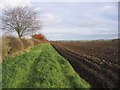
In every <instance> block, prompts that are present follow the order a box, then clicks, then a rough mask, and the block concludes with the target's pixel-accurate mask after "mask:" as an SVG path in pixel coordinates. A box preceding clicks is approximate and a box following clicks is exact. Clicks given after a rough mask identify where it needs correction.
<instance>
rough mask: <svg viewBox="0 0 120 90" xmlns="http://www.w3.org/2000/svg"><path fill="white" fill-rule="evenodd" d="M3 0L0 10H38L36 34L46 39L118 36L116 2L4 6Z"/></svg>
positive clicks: (27, 1)
mask: <svg viewBox="0 0 120 90" xmlns="http://www.w3.org/2000/svg"><path fill="white" fill-rule="evenodd" d="M5 1H7V0H4V1H0V9H1V10H2V9H3V8H5V7H16V6H20V5H21V6H26V5H27V6H30V7H34V8H35V10H38V11H39V12H40V18H41V20H42V22H43V28H42V30H41V31H40V32H42V33H43V34H45V36H46V37H47V38H48V39H49V40H92V39H94V40H95V39H112V38H117V37H118V3H117V2H87V1H88V0H87V1H86V0H85V1H86V2H78V0H76V2H47V1H46V2H37V1H38V0H36V2H35V0H34V2H33V1H32V0H17V2H16V0H12V2H10V1H9V3H8V1H7V2H5ZM13 1H14V2H13ZM71 1H72V0H71ZM93 1H95V0H93ZM96 1H97V0H96ZM104 1H105V0H104ZM106 1H108V0H106ZM109 1H112V0H109ZM113 1H115V0H113ZM116 1H117V0H116Z"/></svg>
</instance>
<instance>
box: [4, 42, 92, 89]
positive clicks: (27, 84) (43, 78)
mask: <svg viewBox="0 0 120 90" xmlns="http://www.w3.org/2000/svg"><path fill="white" fill-rule="evenodd" d="M2 83H3V84H2V87H3V88H90V85H89V84H88V83H87V82H85V81H84V80H83V79H81V78H80V77H79V75H78V74H77V73H76V72H75V71H74V70H73V68H72V67H71V65H70V64H69V62H68V61H67V60H66V59H64V58H63V57H62V56H60V55H59V54H58V53H57V52H56V51H55V50H54V48H53V47H52V46H51V45H50V44H49V43H48V44H41V45H39V46H36V47H34V48H33V49H31V50H30V51H29V52H26V53H24V54H22V55H19V56H16V57H14V58H13V57H11V58H6V59H5V60H4V61H3V63H2Z"/></svg>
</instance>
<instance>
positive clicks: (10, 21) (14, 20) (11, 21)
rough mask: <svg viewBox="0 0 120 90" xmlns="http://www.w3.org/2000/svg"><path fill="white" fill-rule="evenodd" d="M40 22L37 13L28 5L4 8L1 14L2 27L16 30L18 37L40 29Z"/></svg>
mask: <svg viewBox="0 0 120 90" xmlns="http://www.w3.org/2000/svg"><path fill="white" fill-rule="evenodd" d="M41 27H42V24H41V22H40V19H39V17H38V13H37V12H36V11H35V10H34V9H32V8H28V7H17V8H13V9H7V10H4V12H3V15H2V29H3V30H7V31H8V32H9V31H15V32H17V34H18V36H19V38H21V37H23V36H24V35H27V34H32V33H33V32H36V31H37V30H40V29H41Z"/></svg>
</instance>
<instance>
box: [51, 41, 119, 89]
mask: <svg viewBox="0 0 120 90" xmlns="http://www.w3.org/2000/svg"><path fill="white" fill-rule="evenodd" d="M51 44H52V45H53V47H54V48H55V49H56V50H57V51H58V52H59V53H60V54H61V55H62V56H64V57H65V58H66V59H67V60H68V61H69V62H70V64H71V65H72V66H73V68H74V69H75V70H76V72H77V73H78V74H79V75H80V77H82V78H84V79H85V80H86V81H88V82H89V83H90V84H91V85H92V87H93V88H117V87H119V86H118V71H119V68H120V64H119V63H118V56H119V55H118V40H113V41H112V40H109V41H69V42H65V41H63V42H62V41H61V42H60V41H56V42H55V41H54V42H51Z"/></svg>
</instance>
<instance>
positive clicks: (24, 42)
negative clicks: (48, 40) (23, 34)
mask: <svg viewBox="0 0 120 90" xmlns="http://www.w3.org/2000/svg"><path fill="white" fill-rule="evenodd" d="M40 43H41V42H40V41H39V40H35V39H25V38H22V39H20V38H17V37H13V36H3V37H2V59H4V58H5V57H7V56H14V55H16V54H19V53H22V52H24V51H27V50H29V49H30V48H32V47H34V46H35V45H38V44H40Z"/></svg>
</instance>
